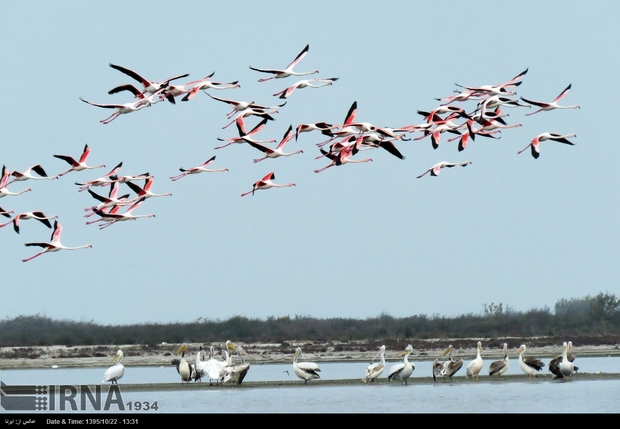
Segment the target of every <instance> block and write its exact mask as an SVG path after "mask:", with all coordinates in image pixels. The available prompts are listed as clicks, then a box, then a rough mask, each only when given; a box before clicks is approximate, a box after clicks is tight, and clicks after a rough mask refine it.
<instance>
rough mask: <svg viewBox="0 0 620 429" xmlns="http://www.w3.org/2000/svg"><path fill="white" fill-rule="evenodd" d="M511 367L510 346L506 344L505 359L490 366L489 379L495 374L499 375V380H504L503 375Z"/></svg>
mask: <svg viewBox="0 0 620 429" xmlns="http://www.w3.org/2000/svg"><path fill="white" fill-rule="evenodd" d="M509 366H510V360H509V359H508V344H506V343H504V359H502V360H498V361H495V362H493V363H491V365H489V377H492V376H494V375H495V374H497V375H499V379H500V380H502V374H504V373H505V372H506V371H508V367H509Z"/></svg>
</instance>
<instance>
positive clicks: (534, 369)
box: [517, 344, 545, 381]
mask: <svg viewBox="0 0 620 429" xmlns="http://www.w3.org/2000/svg"><path fill="white" fill-rule="evenodd" d="M525 350H526V347H525V344H522V345H521V347H519V350H517V354H518V355H519V367H521V370H522V371H523V372H524V373H525V374H526V375H527V379H528V381H529V380H531V379H532V376H533V375H535V376H536V377H538V371H540V370H541V369H543V367H544V366H545V364H544V363H543V362H542V361H541V360H540V359H533V358H524V357H523V355H524V354H525Z"/></svg>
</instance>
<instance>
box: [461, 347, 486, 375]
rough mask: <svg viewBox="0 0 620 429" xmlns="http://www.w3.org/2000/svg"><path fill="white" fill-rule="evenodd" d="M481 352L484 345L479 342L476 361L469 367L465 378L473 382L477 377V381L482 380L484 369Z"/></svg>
mask: <svg viewBox="0 0 620 429" xmlns="http://www.w3.org/2000/svg"><path fill="white" fill-rule="evenodd" d="M481 351H482V343H481V342H480V341H478V345H477V346H476V359H474V360H472V361H471V362H470V363H469V365H467V368H466V372H465V377H467V378H469V377H471V378H472V380H473V379H474V377H475V378H476V381H478V380H479V379H480V370H481V369H482V357H481V356H480V352H481Z"/></svg>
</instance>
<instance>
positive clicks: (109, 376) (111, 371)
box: [102, 350, 125, 384]
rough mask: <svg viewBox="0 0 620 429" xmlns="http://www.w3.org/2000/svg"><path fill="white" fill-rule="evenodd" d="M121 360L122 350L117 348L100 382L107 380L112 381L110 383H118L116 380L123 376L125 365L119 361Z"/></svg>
mask: <svg viewBox="0 0 620 429" xmlns="http://www.w3.org/2000/svg"><path fill="white" fill-rule="evenodd" d="M122 360H123V352H122V350H119V351H117V352H116V356H114V359H112V363H113V364H114V365H112V366H111V367H110V368H108V370H107V371H106V372H105V374H104V375H103V381H102V383H107V382H108V381H110V382H112V384H118V380H119V379H121V378H122V377H123V374H125V367H124V366H123V364H122V363H121V361H122Z"/></svg>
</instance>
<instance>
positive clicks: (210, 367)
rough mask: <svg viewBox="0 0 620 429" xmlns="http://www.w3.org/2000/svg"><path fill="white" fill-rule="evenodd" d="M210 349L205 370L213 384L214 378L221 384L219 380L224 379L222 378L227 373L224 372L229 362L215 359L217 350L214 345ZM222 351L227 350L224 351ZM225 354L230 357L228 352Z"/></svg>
mask: <svg viewBox="0 0 620 429" xmlns="http://www.w3.org/2000/svg"><path fill="white" fill-rule="evenodd" d="M209 351H210V353H209V355H210V358H209V360H208V361H207V362H206V366H205V370H206V372H207V375H208V376H209V382H210V383H211V384H213V380H215V382H216V383H217V384H219V382H220V381H222V379H223V378H224V376H225V375H226V373H225V372H224V367H225V366H226V364H227V362H224V361H221V360H218V359H215V350H214V349H213V346H211V347H210V348H209ZM222 353H226V352H225V351H222ZM225 356H226V359H228V354H226V355H225Z"/></svg>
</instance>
